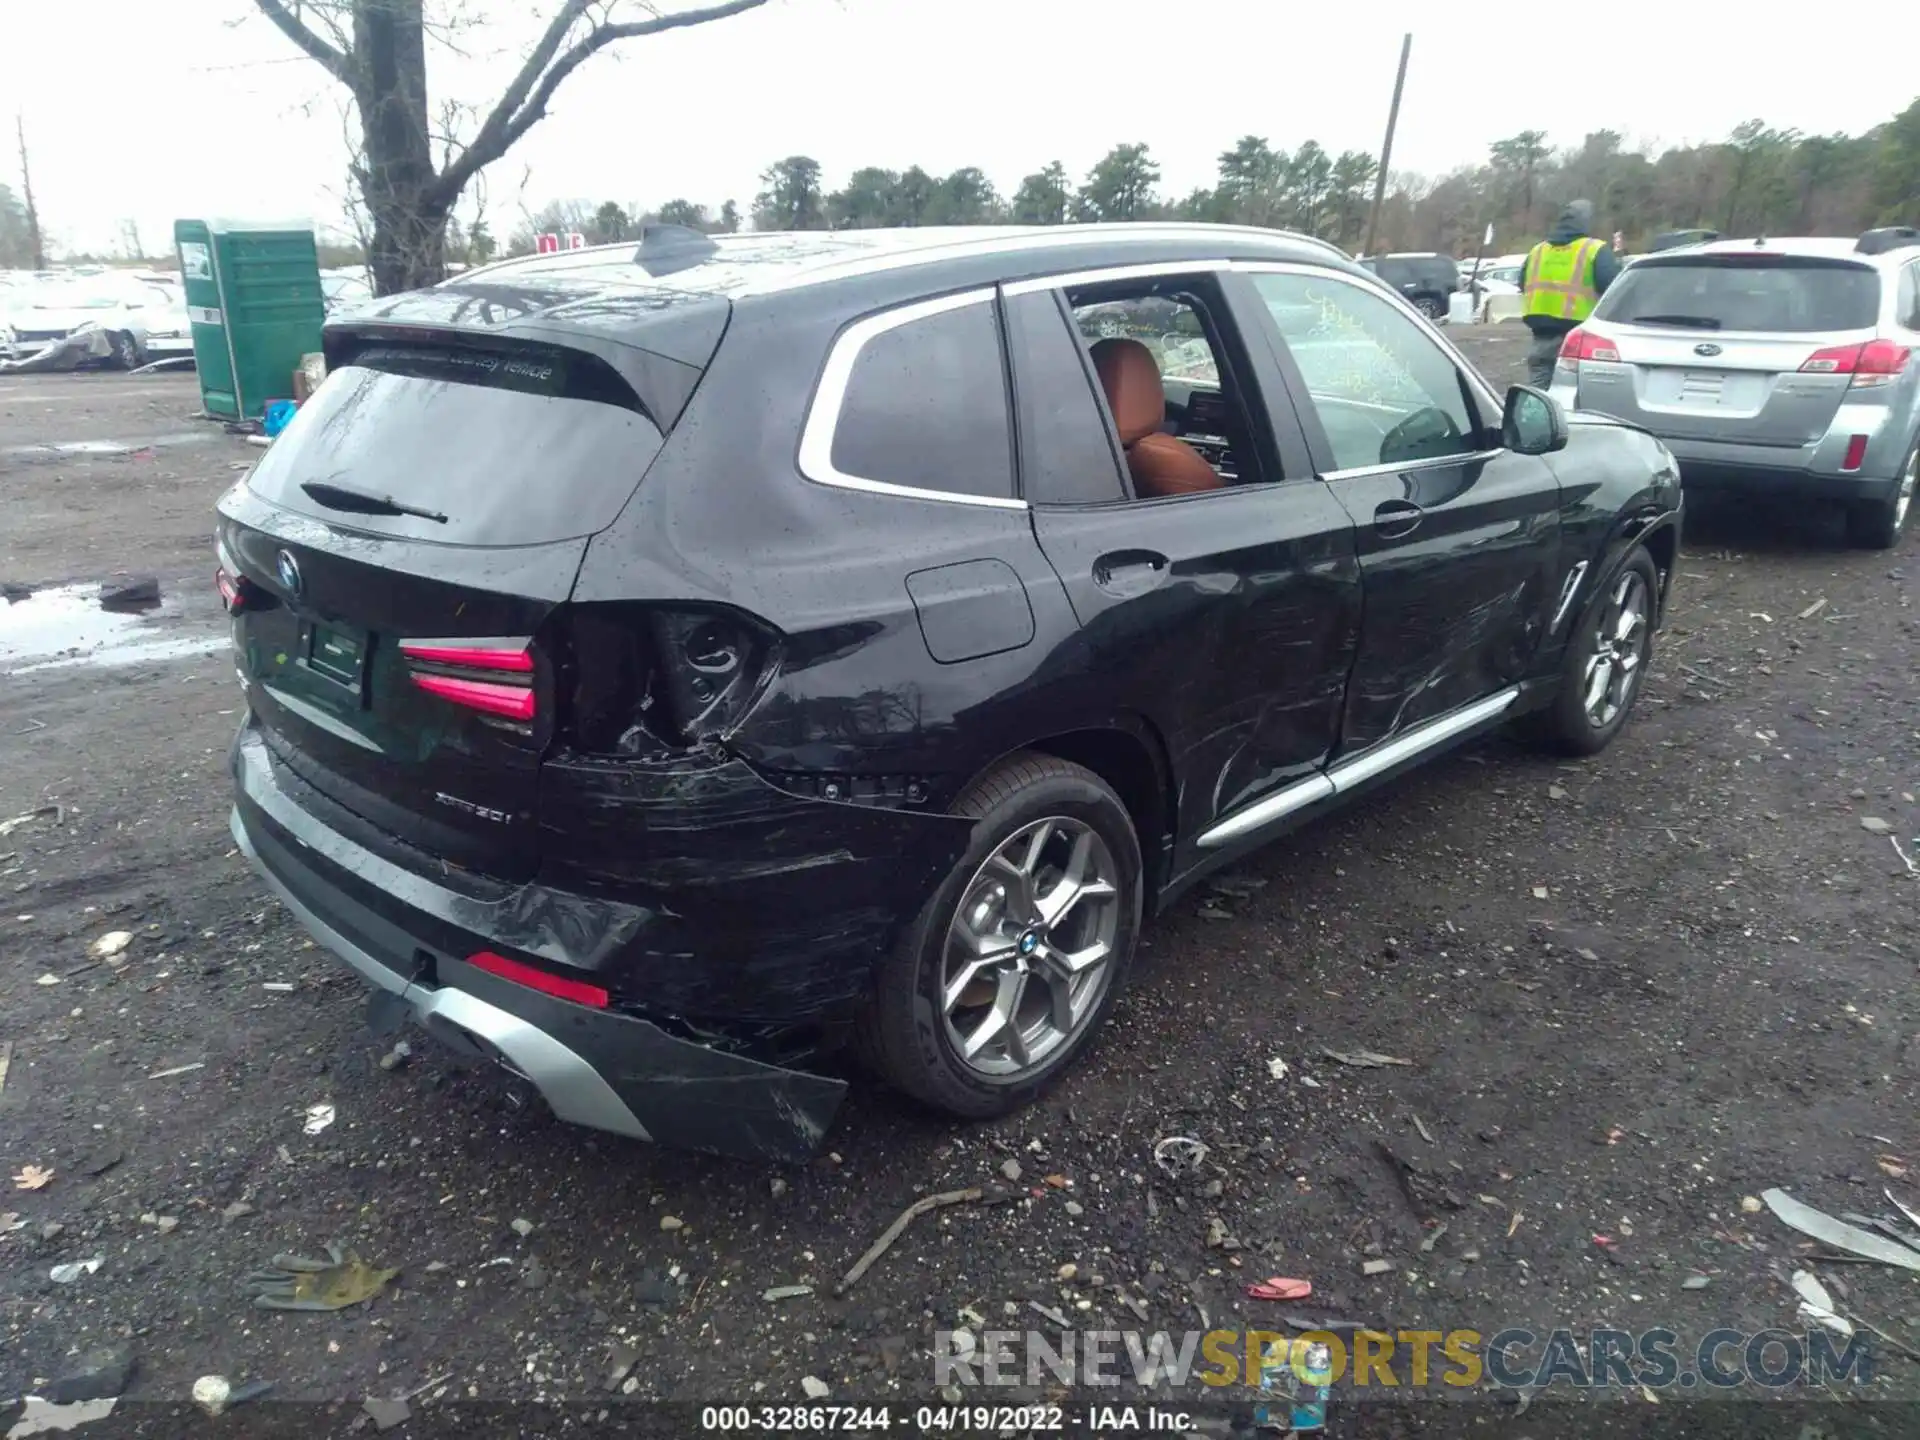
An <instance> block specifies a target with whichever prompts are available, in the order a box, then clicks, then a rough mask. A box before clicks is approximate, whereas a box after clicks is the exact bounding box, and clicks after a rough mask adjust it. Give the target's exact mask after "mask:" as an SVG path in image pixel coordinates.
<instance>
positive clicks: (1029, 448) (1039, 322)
mask: <svg viewBox="0 0 1920 1440" xmlns="http://www.w3.org/2000/svg"><path fill="white" fill-rule="evenodd" d="M1006 317H1007V346H1008V350H1009V351H1010V353H1011V355H1012V358H1013V384H1014V391H1015V394H1016V396H1017V398H1018V401H1019V405H1018V409H1019V412H1020V482H1021V493H1022V494H1023V495H1025V497H1026V498H1027V499H1028V500H1029V501H1031V502H1032V503H1033V504H1035V505H1099V504H1108V503H1113V502H1117V501H1121V500H1124V499H1126V498H1127V490H1126V485H1125V483H1124V482H1123V481H1122V480H1121V478H1120V461H1119V458H1118V456H1117V455H1116V453H1115V451H1114V446H1113V436H1112V434H1111V433H1110V432H1109V430H1108V429H1107V421H1106V417H1105V416H1104V415H1103V414H1102V413H1101V410H1100V399H1099V395H1098V392H1096V390H1095V389H1094V385H1095V383H1096V382H1095V380H1094V377H1093V371H1092V368H1091V366H1090V365H1089V364H1088V363H1087V358H1086V352H1085V351H1084V350H1083V349H1082V348H1081V346H1080V345H1079V343H1078V342H1077V341H1076V340H1075V339H1074V332H1073V331H1072V330H1071V329H1069V328H1068V324H1067V317H1066V315H1065V313H1064V312H1063V311H1062V310H1061V308H1060V297H1059V295H1058V293H1057V292H1056V291H1052V290H1046V291H1029V292H1028V293H1027V294H1024V295H1013V296H1009V297H1008V298H1007V301H1006Z"/></svg>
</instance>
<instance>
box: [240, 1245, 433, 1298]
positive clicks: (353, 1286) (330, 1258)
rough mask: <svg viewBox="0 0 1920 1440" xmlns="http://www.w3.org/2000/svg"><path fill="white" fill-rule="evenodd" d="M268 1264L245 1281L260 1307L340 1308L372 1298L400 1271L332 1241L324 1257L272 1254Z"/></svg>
mask: <svg viewBox="0 0 1920 1440" xmlns="http://www.w3.org/2000/svg"><path fill="white" fill-rule="evenodd" d="M268 1263H269V1264H270V1265H271V1266H272V1267H273V1268H271V1269H268V1270H260V1271H256V1272H255V1273H254V1274H252V1275H249V1276H248V1277H247V1280H246V1288H247V1289H248V1290H250V1291H251V1292H252V1293H253V1303H254V1306H255V1308H256V1309H260V1310H344V1309H346V1308H347V1307H348V1306H349V1305H360V1304H364V1303H365V1302H366V1301H368V1300H371V1299H373V1297H374V1296H376V1295H378V1294H379V1293H380V1292H381V1291H382V1290H384V1289H386V1287H387V1282H388V1281H389V1280H391V1279H393V1278H394V1276H396V1275H398V1274H399V1273H400V1271H399V1270H398V1269H397V1268H396V1269H392V1270H382V1269H378V1268H376V1267H374V1266H372V1265H369V1264H367V1263H366V1262H365V1261H363V1260H362V1259H361V1258H360V1257H359V1256H358V1255H355V1254H353V1253H351V1252H350V1251H344V1250H342V1249H341V1248H340V1247H339V1246H338V1245H332V1244H329V1245H328V1246H327V1258H326V1259H325V1260H309V1259H306V1258H304V1257H302V1256H299V1255H276V1256H274V1257H273V1259H272V1260H271V1261H270V1262H268Z"/></svg>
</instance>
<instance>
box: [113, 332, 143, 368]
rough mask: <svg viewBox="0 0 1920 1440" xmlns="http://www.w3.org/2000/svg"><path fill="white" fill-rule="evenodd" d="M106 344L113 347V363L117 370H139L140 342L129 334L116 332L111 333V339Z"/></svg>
mask: <svg viewBox="0 0 1920 1440" xmlns="http://www.w3.org/2000/svg"><path fill="white" fill-rule="evenodd" d="M108 343H110V344H111V345H112V347H113V363H114V365H115V366H116V367H117V368H119V369H121V370H138V369H139V368H140V361H141V359H142V356H141V353H140V342H139V341H138V340H136V339H134V337H133V335H132V333H131V332H129V331H126V330H116V331H114V332H113V339H112V340H111V341H110V342H108Z"/></svg>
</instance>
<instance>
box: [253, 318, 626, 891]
mask: <svg viewBox="0 0 1920 1440" xmlns="http://www.w3.org/2000/svg"><path fill="white" fill-rule="evenodd" d="M345 359H346V363H345V364H342V365H339V366H338V367H337V368H335V369H334V370H333V371H332V373H330V374H329V376H328V378H327V381H326V383H325V384H324V385H322V386H321V387H320V389H319V390H318V391H317V392H316V393H315V394H314V396H313V398H312V399H310V400H309V401H308V402H307V403H306V404H305V405H304V406H302V407H301V409H300V411H299V412H298V414H297V415H296V416H295V418H294V420H293V422H292V423H291V424H290V425H289V426H288V428H287V429H286V430H285V432H283V433H282V435H281V436H280V437H279V438H278V439H277V440H276V441H275V442H274V444H273V446H272V447H271V448H270V449H269V450H268V452H267V454H266V455H265V456H264V457H263V458H262V460H261V461H260V464H259V465H258V466H257V467H256V468H255V469H254V471H253V472H252V473H251V475H249V477H248V478H247V479H246V480H245V481H243V482H242V483H241V485H239V486H236V487H235V489H234V490H233V491H232V492H230V493H229V495H228V496H227V497H226V498H225V499H223V501H222V502H221V507H220V510H221V520H220V529H219V545H220V563H221V568H222V570H223V571H224V572H225V574H226V577H227V578H225V579H223V590H225V591H227V592H228V594H229V608H230V610H231V611H232V613H233V622H234V640H235V648H236V651H237V655H238V661H239V665H240V668H241V670H242V672H243V676H244V679H245V681H246V683H247V686H248V699H249V704H250V706H251V708H252V711H253V713H254V716H255V717H256V720H257V722H258V724H259V726H260V728H261V730H262V732H263V735H264V738H265V740H266V743H267V746H268V748H269V750H270V751H271V753H272V754H273V756H274V757H275V759H276V760H277V761H278V762H279V765H280V767H282V770H283V775H284V774H285V773H287V772H290V774H291V776H292V777H293V778H294V780H296V781H297V782H299V783H298V785H297V786H296V789H297V790H298V791H299V792H301V793H302V795H303V798H304V800H305V802H306V803H307V804H308V805H309V806H310V808H313V809H315V810H317V811H319V812H320V813H321V817H322V818H323V819H326V820H328V821H329V822H330V823H333V824H335V825H336V826H340V827H342V828H345V829H347V830H349V831H353V830H355V829H356V828H361V827H364V826H371V827H373V830H374V831H375V832H381V833H384V834H385V835H386V836H390V837H393V838H395V839H398V840H400V841H402V842H404V843H405V845H406V846H408V847H412V848H416V849H418V850H423V851H425V852H427V854H428V856H429V857H431V860H432V861H434V862H446V863H450V864H452V865H455V866H459V867H463V868H469V869H474V870H479V871H482V872H485V873H487V874H491V875H496V876H499V877H501V878H506V879H524V878H528V877H530V876H531V875H532V874H533V873H534V871H535V869H536V867H537V864H538V850H539V845H538V823H537V817H536V808H537V793H538V784H539V766H540V760H541V756H542V755H543V753H544V752H545V750H546V748H547V746H548V744H549V742H550V739H551V736H552V732H553V725H554V709H555V706H554V697H555V693H556V687H555V682H554V674H553V665H554V656H553V654H552V651H551V647H550V646H549V645H548V643H547V641H548V637H549V636H550V634H551V632H552V630H553V629H554V625H555V620H556V616H557V612H559V611H560V610H561V609H562V607H564V605H565V603H566V600H567V597H568V596H569V595H570V594H571V592H572V588H573V583H574V579H575V576H576V575H577V574H578V572H579V568H580V563H581V559H582V557H583V556H584V554H585V552H586V547H587V543H588V540H589V539H590V538H591V537H592V536H593V535H594V534H595V533H596V532H598V531H599V530H602V529H604V528H605V527H606V526H607V525H608V524H610V523H611V522H612V521H613V519H614V518H615V517H616V516H617V515H618V513H619V511H620V509H621V507H622V506H623V505H624V504H625V503H626V502H627V500H628V498H629V497H630V496H631V494H632V493H633V490H634V487H635V486H636V485H637V484H638V483H639V480H640V477H641V476H642V474H643V473H644V472H645V470H646V469H647V467H648V465H649V464H650V463H651V462H652V460H653V458H654V456H655V455H656V454H657V453H658V452H659V450H660V448H661V445H662V444H663V443H664V440H663V435H662V431H661V428H660V426H659V425H658V424H657V423H656V422H655V420H654V418H653V416H652V415H651V414H650V413H649V411H648V407H647V406H646V404H645V403H644V401H643V400H642V398H641V397H640V395H639V394H638V393H636V391H635V389H634V387H633V386H632V385H631V384H629V383H628V381H627V380H625V379H623V378H622V377H621V375H620V374H619V373H618V372H617V371H616V370H615V369H614V368H613V367H612V366H611V365H609V364H608V363H607V362H606V361H604V360H603V359H601V358H599V357H598V356H596V355H594V354H591V353H588V352H586V351H584V350H574V349H570V348H568V347H566V346H564V345H561V344H556V343H552V342H551V341H540V342H532V341H520V340H508V339H504V338H502V337H497V336H488V337H485V338H484V340H479V341H476V340H475V339H474V338H473V337H471V336H458V335H431V334H424V333H416V334H413V335H409V336H404V337H399V338H398V339H392V338H390V339H386V340H382V341H380V342H378V343H372V344H365V345H361V346H359V347H357V348H355V349H353V350H352V351H351V352H350V353H349V354H348V355H347V356H346V357H345ZM360 838H361V839H362V840H363V841H365V840H369V839H370V838H371V837H369V836H368V835H366V834H364V833H363V834H362V835H361V836H360Z"/></svg>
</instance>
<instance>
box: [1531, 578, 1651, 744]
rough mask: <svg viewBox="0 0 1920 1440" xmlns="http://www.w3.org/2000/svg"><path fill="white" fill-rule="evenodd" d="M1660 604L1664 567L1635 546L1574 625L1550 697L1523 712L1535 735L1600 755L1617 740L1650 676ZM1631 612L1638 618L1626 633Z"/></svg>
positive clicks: (1538, 739) (1539, 739)
mask: <svg viewBox="0 0 1920 1440" xmlns="http://www.w3.org/2000/svg"><path fill="white" fill-rule="evenodd" d="M1659 604H1660V575H1659V571H1658V570H1657V569H1656V568H1655V566H1654V563H1653V556H1651V555H1649V554H1648V553H1647V549H1646V547H1645V546H1644V545H1636V546H1635V547H1634V548H1633V551H1632V553H1631V554H1629V555H1628V556H1627V558H1626V561H1625V563H1623V564H1622V565H1621V566H1620V567H1619V568H1618V569H1616V570H1615V571H1614V572H1613V573H1612V575H1610V576H1609V577H1608V578H1607V582H1606V584H1605V585H1603V586H1601V587H1600V588H1599V589H1598V590H1596V591H1595V592H1594V594H1593V596H1592V598H1591V599H1590V600H1588V602H1587V605H1586V608H1585V609H1584V610H1582V611H1581V614H1580V618H1579V620H1578V621H1576V622H1575V624H1574V627H1573V629H1572V631H1571V632H1569V634H1568V636H1567V651H1566V657H1565V658H1564V659H1563V660H1562V661H1561V664H1560V682H1559V685H1558V687H1557V689H1556V691H1555V694H1554V698H1553V702H1552V703H1551V704H1550V705H1548V706H1547V707H1546V708H1544V709H1542V710H1537V711H1535V712H1534V713H1533V714H1531V715H1529V716H1527V718H1526V722H1525V728H1526V729H1527V731H1528V733H1529V736H1530V738H1531V739H1533V740H1534V741H1535V742H1536V743H1537V744H1540V745H1542V746H1543V747H1544V748H1546V749H1549V750H1552V751H1555V752H1556V753H1558V754H1561V755H1597V754H1598V753H1599V752H1600V751H1602V750H1604V749H1606V748H1607V746H1608V745H1610V744H1611V743H1612V742H1613V737H1614V736H1616V735H1618V734H1619V733H1620V731H1621V729H1622V727H1624V726H1625V725H1626V723H1627V716H1628V715H1629V714H1630V713H1632V710H1633V702H1634V701H1635V700H1636V699H1638V698H1639V695H1640V690H1641V687H1642V686H1643V685H1644V684H1645V682H1646V672H1647V666H1648V665H1649V664H1650V663H1651V662H1652V660H1653V627H1654V622H1655V620H1656V619H1657V617H1658V613H1659V611H1658V606H1659ZM1629 613H1637V614H1638V617H1639V618H1638V620H1637V622H1635V623H1634V625H1633V629H1632V632H1631V634H1623V633H1622V627H1623V624H1624V622H1625V620H1626V617H1627V616H1628V615H1629ZM1623 677H1624V678H1623Z"/></svg>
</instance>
